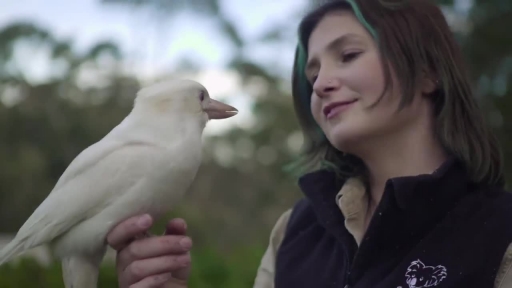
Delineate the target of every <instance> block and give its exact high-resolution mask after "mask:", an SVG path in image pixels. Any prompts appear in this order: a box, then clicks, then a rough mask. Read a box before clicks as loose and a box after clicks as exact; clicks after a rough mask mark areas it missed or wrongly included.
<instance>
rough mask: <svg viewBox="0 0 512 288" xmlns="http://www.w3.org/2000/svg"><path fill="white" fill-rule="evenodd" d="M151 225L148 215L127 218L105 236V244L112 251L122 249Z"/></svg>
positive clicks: (151, 220)
mask: <svg viewBox="0 0 512 288" xmlns="http://www.w3.org/2000/svg"><path fill="white" fill-rule="evenodd" d="M151 224H153V219H151V216H149V215H148V214H144V215H142V216H135V217H131V218H128V219H127V220H125V221H123V222H121V223H120V224H118V225H117V226H116V227H114V228H113V229H112V230H111V231H110V232H109V233H108V235H107V243H108V244H109V245H110V246H111V247H112V248H113V249H114V250H117V251H119V250H121V249H123V248H124V247H125V246H126V245H127V244H128V243H129V242H130V241H132V240H133V239H134V238H135V237H136V236H137V235H140V234H143V233H145V232H146V231H147V229H148V228H149V227H151Z"/></svg>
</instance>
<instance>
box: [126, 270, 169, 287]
mask: <svg viewBox="0 0 512 288" xmlns="http://www.w3.org/2000/svg"><path fill="white" fill-rule="evenodd" d="M171 278H172V274H171V273H162V274H158V275H153V276H150V277H146V278H144V279H143V280H141V281H139V282H137V283H135V284H133V285H131V286H130V288H157V287H161V285H163V284H165V283H166V282H167V281H169V280H171Z"/></svg>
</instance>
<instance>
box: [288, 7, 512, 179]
mask: <svg viewBox="0 0 512 288" xmlns="http://www.w3.org/2000/svg"><path fill="white" fill-rule="evenodd" d="M336 10H347V11H351V12H352V13H354V15H355V16H356V18H357V19H358V20H359V21H360V22H361V24H362V25H363V26H364V27H365V28H366V29H367V30H368V31H369V32H370V34H372V35H373V37H374V40H375V41H376V43H377V45H378V47H379V52H380V55H381V59H382V60H383V67H384V73H385V75H384V77H385V80H386V87H385V90H386V89H389V87H390V85H391V80H390V78H391V77H390V75H391V73H390V71H391V69H393V71H394V72H395V73H396V76H397V78H398V79H399V82H400V83H399V84H400V91H401V93H402V98H401V103H400V109H402V108H404V107H405V106H407V105H409V104H410V103H411V101H412V97H414V94H415V93H414V90H415V87H417V85H418V84H419V81H421V78H422V77H423V76H424V73H425V72H426V71H428V72H430V73H431V74H432V75H435V77H437V79H439V81H440V82H439V83H440V87H439V89H438V90H437V91H436V92H434V94H433V95H432V99H433V101H434V109H435V117H436V120H435V121H436V126H435V130H436V131H435V133H436V135H437V137H438V139H439V140H440V142H441V144H442V145H443V147H444V148H445V150H446V151H447V152H448V153H450V154H451V155H452V156H455V157H456V158H457V159H458V160H459V161H461V162H462V163H463V164H464V165H465V167H466V169H467V171H468V174H469V175H470V177H471V180H472V181H474V182H476V183H482V184H490V185H499V186H504V184H505V180H504V175H503V164H502V155H501V150H500V147H499V143H498V140H497V138H496V137H495V135H494V134H493V133H492V131H491V130H490V128H489V127H488V126H487V125H486V123H485V119H484V116H483V113H482V112H481V110H480V109H479V107H478V105H477V103H476V100H475V99H474V94H473V91H472V87H471V85H470V81H469V76H468V74H467V72H466V68H465V65H464V63H463V59H462V53H461V51H460V49H459V47H458V45H457V43H456V42H455V39H454V37H453V35H452V32H451V30H450V28H449V26H448V24H447V22H446V19H445V18H444V16H443V14H442V12H441V10H440V9H439V8H438V7H437V6H436V5H434V4H433V3H431V1H428V0H387V1H383V0H338V1H328V2H327V3H325V4H323V5H321V6H319V7H318V8H316V9H314V10H313V11H312V12H310V13H309V14H307V15H306V16H305V17H304V18H303V20H302V21H301V23H300V25H299V45H298V47H297V50H296V54H295V63H294V69H293V71H294V72H293V75H292V93H293V98H294V105H295V111H296V114H297V117H298V119H299V121H300V124H301V126H302V129H303V131H304V134H305V145H306V146H305V148H306V149H305V151H304V155H303V156H304V159H303V161H302V164H304V165H305V166H304V167H306V168H318V164H320V163H322V162H324V163H329V165H330V166H331V167H334V168H335V169H336V171H337V172H339V173H341V174H340V175H341V176H343V177H344V178H345V177H351V176H361V173H364V171H365V167H364V164H363V163H362V161H361V160H360V159H358V158H357V157H355V156H353V155H350V154H346V153H343V152H341V151H338V150H337V149H336V148H334V147H333V146H332V145H331V144H330V143H329V141H328V140H327V139H326V137H325V136H324V135H323V133H322V131H321V130H320V128H319V127H318V126H317V124H316V122H315V120H314V119H313V117H312V115H311V110H310V97H311V94H312V87H311V85H310V84H309V83H308V81H306V78H305V75H304V65H305V62H306V60H307V51H308V47H307V43H308V39H309V37H310V35H311V33H312V32H313V30H314V29H315V27H316V25H317V24H318V22H319V21H320V20H321V19H322V18H323V17H324V16H325V15H326V14H328V13H329V12H332V11H336ZM384 92H385V91H384ZM383 95H384V93H383ZM381 98H382V96H381Z"/></svg>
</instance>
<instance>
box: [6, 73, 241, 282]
mask: <svg viewBox="0 0 512 288" xmlns="http://www.w3.org/2000/svg"><path fill="white" fill-rule="evenodd" d="M237 112H238V111H237V110H236V109H235V108H234V107H231V106H229V105H227V104H224V103H222V102H219V101H216V100H213V99H211V98H210V97H209V94H208V91H207V90H206V89H205V88H204V87H203V86H202V85H201V84H199V83H197V82H195V81H191V80H172V81H166V82H160V83H157V84H154V85H151V86H149V87H145V88H143V89H141V90H140V91H139V92H138V93H137V97H136V98H135V101H134V106H133V108H132V111H131V112H130V114H129V115H128V116H127V117H126V118H125V119H124V120H123V121H122V122H121V123H120V124H119V125H117V126H116V127H115V128H114V129H112V131H110V132H109V133H108V134H107V135H106V136H105V137H104V138H103V139H101V140H100V141H98V142H96V143H95V144H93V145H91V146H89V147H88V148H87V149H85V150H84V151H82V152H81V153H80V154H79V155H78V156H77V157H76V158H75V159H74V160H73V161H72V162H71V164H70V165H69V167H68V168H67V169H66V171H64V173H63V175H62V176H61V177H60V179H59V180H58V181H57V184H56V185H55V187H54V188H53V190H52V191H51V192H50V194H49V195H48V197H47V198H46V199H45V200H44V201H43V202H42V203H41V204H40V205H39V207H37V209H36V210H35V211H34V213H33V214H32V215H31V216H30V217H29V219H28V220H27V221H26V222H25V224H23V226H22V227H21V228H20V230H19V231H18V233H17V234H16V236H15V238H14V239H13V240H12V241H11V242H10V243H9V244H7V245H6V246H5V247H4V249H2V250H1V251H0V265H1V264H3V263H5V262H7V261H9V260H10V259H12V258H13V257H15V256H16V255H19V254H20V253H23V252H24V251H26V250H27V249H30V248H33V247H36V246H39V245H42V244H49V246H50V247H51V249H52V251H53V253H54V255H55V256H57V257H58V258H59V259H60V260H61V261H62V272H63V279H64V283H65V285H66V287H67V288H93V287H97V279H98V272H99V265H100V264H101V262H102V259H103V257H104V254H105V252H106V249H107V246H106V240H105V238H106V235H107V233H108V232H109V231H110V230H111V229H112V228H113V227H114V226H115V225H117V224H118V223H120V222H122V221H123V220H125V219H127V218H129V217H132V216H135V215H140V214H144V213H148V214H150V215H151V216H152V217H154V219H157V218H159V217H161V216H163V214H165V213H167V212H168V211H170V210H171V209H172V208H174V207H175V205H176V204H177V203H178V202H179V200H180V199H181V197H182V196H183V194H184V193H185V192H186V191H187V190H188V189H189V187H190V185H191V184H192V181H193V180H194V179H195V176H196V173H197V170H198V169H199V166H200V164H201V159H202V153H201V152H202V134H203V129H204V128H205V126H206V123H207V122H208V120H209V119H224V118H228V117H231V116H233V115H235V114H237Z"/></svg>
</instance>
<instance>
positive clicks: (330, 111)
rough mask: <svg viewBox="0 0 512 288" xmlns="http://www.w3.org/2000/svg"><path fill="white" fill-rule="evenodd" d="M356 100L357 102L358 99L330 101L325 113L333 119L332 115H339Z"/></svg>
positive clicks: (328, 117)
mask: <svg viewBox="0 0 512 288" xmlns="http://www.w3.org/2000/svg"><path fill="white" fill-rule="evenodd" d="M355 102H357V99H354V100H350V101H339V102H333V103H330V104H329V105H327V106H325V108H324V115H325V117H326V118H327V119H331V118H332V117H334V116H336V115H338V114H339V113H340V112H342V111H345V110H347V109H348V108H350V107H351V106H352V104H354V103H355Z"/></svg>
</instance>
